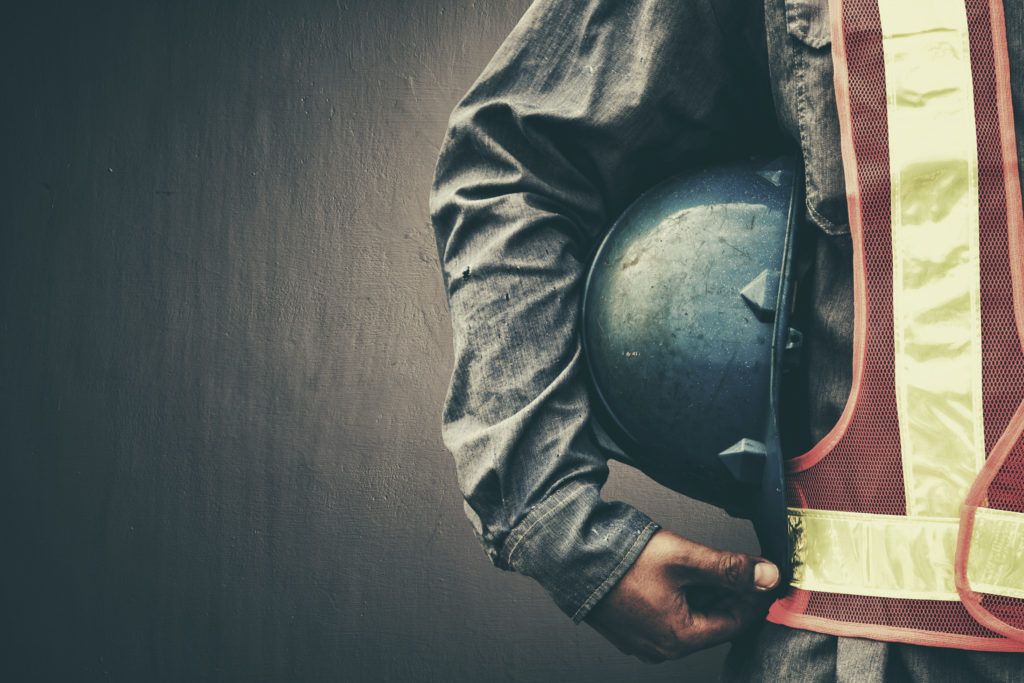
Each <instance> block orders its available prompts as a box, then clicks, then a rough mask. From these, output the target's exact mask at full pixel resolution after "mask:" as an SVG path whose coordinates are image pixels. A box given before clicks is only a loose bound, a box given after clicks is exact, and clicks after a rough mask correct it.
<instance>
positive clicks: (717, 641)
mask: <svg viewBox="0 0 1024 683" xmlns="http://www.w3.org/2000/svg"><path fill="white" fill-rule="evenodd" d="M757 615H758V612H757V611H756V610H753V611H752V610H750V609H747V608H744V607H739V606H737V607H736V608H734V609H730V610H719V611H714V612H708V613H701V612H694V613H692V614H691V615H690V619H691V626H690V629H691V632H692V634H693V635H692V637H691V639H690V644H691V645H692V646H693V649H694V650H703V649H704V648H707V647H714V646H715V645H721V644H722V643H727V642H729V641H730V640H732V639H734V638H735V637H736V636H738V635H739V634H740V633H741V632H743V631H744V630H746V628H747V627H748V626H749V625H750V624H751V623H752V622H753V621H754V619H755V618H756V617H757Z"/></svg>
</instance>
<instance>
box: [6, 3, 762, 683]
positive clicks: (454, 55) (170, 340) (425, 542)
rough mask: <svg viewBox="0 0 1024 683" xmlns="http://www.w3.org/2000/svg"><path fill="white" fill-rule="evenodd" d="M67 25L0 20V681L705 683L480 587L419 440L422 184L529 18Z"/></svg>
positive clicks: (281, 15)
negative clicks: (462, 111) (473, 95)
mask: <svg viewBox="0 0 1024 683" xmlns="http://www.w3.org/2000/svg"><path fill="white" fill-rule="evenodd" d="M88 5H91V3H77V4H69V3H67V4H64V5H46V4H41V3H21V4H20V7H19V8H18V9H17V10H14V9H13V8H7V9H5V11H4V19H3V21H2V23H3V24H4V28H3V32H4V35H3V41H2V42H3V47H2V48H0V49H2V50H3V69H2V70H3V79H4V87H3V91H2V93H3V94H2V98H3V103H2V112H3V113H2V117H3V119H2V121H0V130H2V131H3V151H2V164H3V167H2V173H3V176H2V179H0V181H2V182H0V188H2V190H0V192H2V196H0V206H2V211H3V213H2V216H3V233H2V236H3V239H2V242H0V244H2V263H0V266H2V277H3V288H2V307H3V308H2V320H0V359H2V360H0V362H2V377H0V392H2V393H0V396H2V411H0V414H2V421H3V422H2V435H0V438H2V441H0V448H2V458H0V463H2V465H0V467H2V470H0V500H2V508H0V510H2V512H3V521H4V524H3V527H2V528H3V549H2V551H0V566H2V570H0V590H2V596H0V597H2V605H0V608H2V615H3V616H2V619H3V627H4V633H0V636H2V638H0V653H2V662H0V664H2V666H0V679H3V680H11V681H20V680H55V681H65V680H66V681H71V680H116V681H146V680H154V681H194V680H238V681H257V680H266V681H292V680H296V681H301V680H310V681H320V680H348V681H363V680H366V681H374V680H395V681H406V680H410V681H413V680H438V681H474V680H488V681H505V680H523V681H559V682H562V683H567V682H570V681H621V680H636V679H639V678H643V680H649V681H661V680H664V681H679V680H707V679H709V678H712V677H714V676H715V671H716V667H717V665H718V662H719V661H720V659H721V657H722V655H723V654H724V652H723V650H722V648H719V649H717V650H713V651H710V652H707V653H702V654H699V655H696V656H694V657H691V658H690V659H689V660H685V661H683V662H675V663H670V664H666V665H663V666H658V667H650V666H647V665H643V664H640V663H639V662H637V661H635V660H633V659H630V658H628V657H625V656H623V655H620V654H619V653H618V652H617V651H616V650H614V649H613V648H612V647H611V646H610V645H608V644H606V643H605V642H604V641H603V640H602V639H601V638H600V637H599V636H597V635H596V634H595V633H594V632H593V631H592V630H591V629H590V628H589V627H587V626H579V627H577V626H573V625H572V623H571V622H570V621H569V619H568V618H566V617H565V616H564V615H562V614H561V613H560V612H559V611H558V610H557V609H556V608H555V607H554V606H553V604H552V603H551V602H550V600H549V599H548V598H547V596H546V595H545V594H544V593H543V592H542V591H541V590H540V588H539V587H538V586H536V585H535V584H533V583H532V582H531V581H529V580H527V579H525V578H523V577H519V576H515V575H511V574H506V573H503V572H499V571H498V570H496V569H493V568H492V567H491V566H490V564H489V562H488V561H487V559H486V558H485V556H484V553H483V551H482V550H481V549H480V548H479V546H478V545H477V542H476V540H475V538H474V537H473V534H472V532H471V530H470V525H469V523H468V522H467V521H466V520H465V518H464V516H463V512H462V507H461V498H460V496H459V494H458V491H457V488H456V483H455V472H454V467H453V464H452V462H451V459H450V456H449V455H448V453H447V452H446V451H445V449H444V447H443V445H442V443H441V441H440V436H439V415H440V404H441V401H442V399H443V396H444V392H445V389H446V386H447V381H448V376H449V372H450V362H451V361H450V353H451V352H450V338H449V323H448V319H447V310H446V306H445V302H444V298H443V292H442V288H441V280H440V275H439V270H438V267H437V264H436V255H435V247H434V244H433V237H432V234H431V230H430V228H429V223H428V218H427V212H426V197H427V192H428V189H429V184H430V179H431V175H432V170H433V165H434V160H435V157H436V154H437V148H438V144H439V143H440V140H441V136H442V134H443V131H444V128H445V121H446V119H447V116H448V113H449V112H450V110H451V108H452V106H453V105H454V104H455V102H456V100H457V99H458V98H459V96H460V95H461V94H462V93H463V92H464V91H465V90H466V89H467V88H468V86H469V84H470V83H471V82H472V80H473V79H474V78H475V77H476V75H477V74H478V73H479V72H480V70H481V69H482V68H483V66H484V64H485V63H486V61H487V60H488V58H489V57H490V55H491V54H492V53H493V52H494V50H495V49H496V48H497V46H498V44H499V43H500V42H501V40H502V39H503V37H504V36H505V35H506V34H507V33H508V31H509V30H510V29H511V28H512V26H513V25H514V24H515V22H516V20H517V19H518V17H519V15H520V14H521V13H522V11H523V10H524V9H525V7H526V5H527V3H525V2H523V1H521V0H520V1H518V2H508V1H507V0H500V1H499V0H494V1H493V2H474V1H472V0H457V1H454V0H453V1H447V2H410V1H409V0H376V1H374V2H266V3H265V2H164V3H154V2H125V3H121V4H110V3H106V4H102V5H98V6H95V7H92V6H88ZM606 491H607V494H608V495H609V497H618V498H623V499H626V500H629V501H631V502H633V503H635V504H638V505H640V506H641V507H642V508H643V509H644V510H645V511H647V512H648V513H649V514H651V515H653V516H654V517H655V518H656V519H658V520H659V521H661V522H662V523H663V524H665V525H666V526H668V527H669V528H672V529H674V530H676V531H678V532H680V533H684V534H687V535H689V536H691V537H694V538H696V539H697V540H701V541H704V542H709V543H714V544H717V545H725V546H730V547H733V548H738V549H746V550H753V549H754V547H755V546H754V544H753V538H752V534H751V533H750V532H749V529H748V527H747V526H746V525H745V524H740V523H738V522H732V521H729V520H727V519H725V518H724V517H723V516H722V515H721V514H719V513H717V512H715V511H713V510H711V509H709V508H707V507H704V506H700V505H697V504H694V503H688V502H686V501H684V500H682V499H681V498H679V497H677V496H675V495H673V494H670V493H668V492H666V491H664V490H662V489H659V488H658V487H657V486H655V485H653V484H651V483H648V482H646V481H645V480H643V479H642V478H641V477H640V476H639V475H637V474H635V473H633V472H630V471H627V470H626V469H625V468H615V470H614V473H613V477H612V482H611V483H610V485H609V487H608V488H607V490H606Z"/></svg>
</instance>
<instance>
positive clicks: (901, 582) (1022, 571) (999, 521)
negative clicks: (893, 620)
mask: <svg viewBox="0 0 1024 683" xmlns="http://www.w3.org/2000/svg"><path fill="white" fill-rule="evenodd" d="M959 521H960V520H959V518H945V517H902V516H893V515H872V514H864V513H854V512H832V511H828V510H799V509H794V508H790V510H789V522H790V526H791V528H792V529H793V531H794V533H793V537H794V541H795V543H794V552H795V555H796V563H795V566H794V577H793V581H792V584H793V585H794V586H796V587H798V588H802V589H804V590H813V591H824V592H828V593H843V594H847V595H873V596H878V597H888V598H911V599H917V600H948V601H952V600H959V595H958V594H957V591H956V584H955V580H954V558H955V554H956V539H957V531H958V529H959ZM967 576H968V578H969V580H970V583H971V587H972V588H973V590H975V591H978V592H984V593H992V594H994V595H1006V596H1010V597H1020V598H1024V514H1018V513H1014V512H1004V511H1001V510H991V509H988V508H979V509H978V510H977V511H976V513H975V518H974V534H973V542H972V544H971V552H970V556H969V559H968V563H967Z"/></svg>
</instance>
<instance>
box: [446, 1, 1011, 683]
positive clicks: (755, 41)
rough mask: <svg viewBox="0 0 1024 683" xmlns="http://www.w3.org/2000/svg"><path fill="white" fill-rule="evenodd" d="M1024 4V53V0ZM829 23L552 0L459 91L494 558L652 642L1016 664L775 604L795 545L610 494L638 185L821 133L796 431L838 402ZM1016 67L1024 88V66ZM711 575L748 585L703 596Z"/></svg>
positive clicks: (466, 267)
mask: <svg viewBox="0 0 1024 683" xmlns="http://www.w3.org/2000/svg"><path fill="white" fill-rule="evenodd" d="M926 4H928V5H929V7H930V5H931V4H932V3H931V2H929V3H926ZM1005 9H1006V13H1007V16H1006V26H1007V30H1006V33H1007V35H1008V36H1009V41H1010V44H1009V50H1008V52H1009V56H1010V63H1011V65H1012V66H1013V67H1014V69H1016V68H1017V67H1018V65H1020V64H1022V63H1024V61H1022V58H1024V47H1022V44H1021V39H1022V36H1024V31H1022V30H1021V29H1024V10H1022V9H1021V7H1020V6H1019V5H1018V4H1017V3H1010V2H1007V3H1006V8H1005ZM927 10H929V8H924V9H922V11H927ZM831 38H832V36H831V32H830V22H829V7H828V3H827V0H765V2H764V5H763V7H760V6H758V4H757V3H750V2H743V1H741V0H703V1H699V2H678V1H660V0H650V1H646V2H615V1H609V2H601V1H598V0H590V1H588V2H583V1H577V2H571V1H568V0H545V1H542V2H538V3H535V4H534V5H533V6H532V7H531V8H530V10H529V11H528V12H527V14H526V15H525V16H524V17H523V19H522V21H521V22H520V23H519V25H518V26H517V27H516V29H515V30H514V31H513V32H512V34H511V35H510V36H509V38H508V39H507V40H506V41H505V43H504V44H503V45H502V46H501V48H500V49H499V50H498V52H497V54H496V55H495V57H494V59H493V60H492V61H491V63H490V64H489V65H488V67H487V69H486V70H485V71H484V73H483V74H482V75H481V77H480V78H479V80H478V81H477V83H476V84H475V85H474V86H473V88H472V89H471V90H470V92H469V93H468V94H467V95H466V97H465V98H464V99H463V100H462V102H460V104H459V105H458V107H457V108H456V109H455V111H454V112H453V114H452V118H451V124H450V129H449V131H448V134H447V137H446V139H445V142H444V146H443V149H442V152H441V157H440V161H439V164H438V168H437V176H436V179H435V185H434V188H433V193H432V196H431V211H432V216H433V222H434V226H435V230H436V233H437V240H438V248H439V253H440V257H441V261H442V265H443V271H444V275H445V282H446V286H447V291H448V296H449V303H450V308H451V315H452V323H453V330H454V340H455V371H454V373H453V377H452V384H451V389H450V393H449V396H448V399H447V402H446V406H445V411H444V416H443V429H444V437H445V441H446V444H447V445H448V446H449V448H450V449H451V450H452V452H453V454H454V455H455V459H456V463H457V466H458V474H459V480H460V484H461V487H462V490H463V493H464V495H465V499H466V511H467V514H468V516H469V517H470V519H471V521H472V522H473V523H474V526H475V528H476V531H477V533H478V535H479V536H480V538H481V541H482V543H483V545H484V547H485V549H486V550H487V552H488V554H489V556H490V557H491V559H492V561H494V562H495V563H496V564H497V565H498V566H500V567H502V568H506V569H511V570H515V571H519V572H521V573H523V574H526V575H528V576H532V577H534V578H535V579H536V580H538V581H539V582H540V583H541V584H542V585H543V586H544V587H545V589H546V590H547V591H548V592H549V593H550V594H551V595H552V597H553V598H554V599H555V601H556V603H557V604H558V605H559V607H560V608H561V609H562V610H563V611H565V612H566V613H567V614H568V615H569V616H570V617H571V618H572V619H573V620H574V621H577V622H579V621H582V620H586V621H587V622H588V623H589V624H591V625H592V626H593V627H594V628H595V629H597V630H598V631H599V632H601V633H602V634H603V635H604V636H605V637H607V638H608V639H609V640H610V641H611V642H612V643H614V644H615V645H616V646H617V647H618V648H619V649H621V650H622V651H624V652H627V653H630V654H633V655H636V656H637V657H639V658H641V659H644V660H645V661H660V660H663V659H667V658H674V657H679V656H683V655H685V654H687V653H689V652H692V651H694V650H697V649H701V648H705V647H709V646H711V645H714V644H718V643H722V642H726V641H730V640H734V639H735V638H737V636H739V635H740V634H741V633H743V632H744V631H746V630H747V629H748V628H749V627H751V626H754V625H758V627H757V628H756V629H754V631H753V632H748V635H747V636H745V638H744V639H743V640H742V641H741V642H740V643H739V644H738V645H737V646H736V647H734V649H733V652H732V653H731V655H730V662H729V665H728V675H729V676H730V677H732V678H735V679H737V680H760V679H767V680H858V681H862V680H882V679H891V678H911V679H917V680H963V679H970V680H994V681H996V680H1011V679H1012V678H1015V677H1016V676H1017V673H1016V672H1017V670H1018V668H1019V667H1020V666H1021V665H1022V664H1024V659H1021V658H1020V656H1019V655H1017V654H1015V653H1007V652H981V651H973V650H969V649H952V648H943V647H926V646H923V645H919V644H909V643H907V642H891V639H890V640H887V639H885V638H880V639H878V640H873V639H871V636H870V635H868V636H867V637H866V638H865V637H858V638H853V637H846V636H839V635H830V634H828V633H821V632H815V631H812V630H803V629H797V628H789V627H786V626H781V625H778V624H774V623H769V624H764V625H759V622H760V621H761V619H762V617H763V615H764V612H765V609H766V608H767V603H768V602H769V601H770V598H769V599H767V600H766V596H767V595H768V594H767V593H766V591H772V590H773V589H776V588H778V586H777V583H778V578H779V576H778V571H777V569H776V568H775V567H774V566H773V565H771V564H770V563H768V562H765V561H762V560H760V559H758V558H753V557H748V556H745V555H739V554H735V553H728V552H721V551H718V550H714V549H711V548H707V547H704V546H700V545H698V544H695V543H692V542H690V541H687V540H686V539H684V538H681V537H679V536H676V535H674V534H671V533H669V532H667V531H664V530H660V529H659V527H658V526H657V524H656V523H655V522H653V521H652V520H650V519H649V518H648V517H647V516H646V515H644V514H643V513H642V512H641V511H639V510H636V509H634V508H632V507H630V506H627V505H623V504H621V503H608V502H605V501H603V500H602V499H601V498H600V489H601V486H602V484H603V483H604V481H605V479H606V477H607V466H606V458H607V457H608V452H607V451H606V450H604V449H603V448H602V446H601V442H600V440H599V439H598V438H597V437H596V436H595V433H594V431H593V430H592V429H591V424H590V418H591V410H590V404H589V401H588V397H587V393H586V388H585V380H584V377H583V371H584V369H583V364H582V362H581V351H580V343H579V300H580V295H581V293H582V284H583V278H584V276H585V273H586V269H587V265H588V257H589V256H590V255H591V254H592V251H593V249H594V247H595V246H596V244H597V243H598V241H599V240H600V237H601V236H602V234H603V232H604V231H605V230H607V228H608V227H609V225H610V223H611V221H613V220H614V219H615V217H616V216H617V215H618V214H619V213H620V212H621V211H622V210H623V209H624V208H625V206H626V205H627V204H628V203H629V202H630V201H631V200H632V199H633V198H635V197H636V196H637V195H638V194H639V193H640V192H642V191H643V190H645V189H647V188H648V187H650V186H652V185H654V184H655V183H656V182H657V181H659V180H661V179H664V178H666V177H668V176H670V175H672V174H674V173H677V172H679V171H681V170H684V169H687V168H693V167H699V166H701V165H702V164H707V163H711V162H713V161H715V160H718V159H728V158H736V157H740V156H749V155H753V154H773V153H777V152H778V151H780V150H784V149H786V148H788V147H796V148H798V149H799V151H800V152H801V154H802V158H803V162H804V167H805V177H806V196H807V203H806V210H807V211H806V214H807V215H806V219H807V222H808V225H809V226H810V229H808V230H806V231H805V233H806V237H805V238H804V240H805V242H806V244H803V245H802V249H803V250H804V251H805V253H809V254H810V255H811V261H812V262H813V267H812V268H811V269H810V270H809V271H808V273H807V274H806V276H805V279H804V281H803V282H801V283H800V287H799V289H798V292H799V293H798V304H797V306H798V309H799V315H801V316H802V320H801V324H800V325H801V329H802V330H803V331H804V338H805V342H804V368H805V371H804V372H803V373H802V374H801V376H800V380H799V382H800V387H799V389H800V391H799V394H800V395H801V398H800V403H799V405H798V410H792V409H791V410H790V414H794V413H795V414H798V415H799V416H801V417H803V418H804V420H803V421H802V424H800V425H796V426H795V427H793V429H796V430H798V431H799V430H801V429H802V430H803V435H802V438H800V439H798V442H797V443H796V444H795V446H794V450H795V451H796V452H799V453H802V452H803V451H804V450H805V447H808V446H811V445H813V444H817V443H819V442H820V441H821V440H822V439H823V438H824V437H825V436H826V435H827V434H828V433H829V432H830V431H831V430H832V428H833V426H834V425H836V423H837V421H839V420H840V417H841V415H842V414H843V409H844V406H845V404H846V403H847V397H848V396H849V395H850V388H851V382H852V378H851V373H850V358H851V355H852V354H853V337H854V330H853V320H854V296H853V275H852V261H853V255H852V246H851V236H850V226H849V220H848V216H847V201H846V196H845V194H846V193H845V184H844V167H843V158H842V155H841V154H840V147H841V143H840V139H841V138H840V123H839V115H838V113H837V102H836V97H835V90H834V85H833V61H832V53H831V50H830V42H831ZM1011 75H1012V77H1013V87H1014V91H1013V95H1014V102H1016V103H1018V104H1024V100H1021V99H1020V98H1021V96H1022V95H1024V81H1022V78H1024V74H1022V73H1019V72H1017V71H1013V70H1011ZM1018 130H1019V129H1018ZM1022 141H1024V138H1022V136H1021V135H1020V134H1019V133H1018V135H1017V142H1018V146H1020V144H1021V142H1022ZM708 586H717V587H718V588H719V591H717V592H715V595H721V591H720V589H721V588H723V587H724V588H726V589H728V590H727V594H728V597H727V598H720V597H719V598H717V599H714V600H711V602H710V605H707V604H704V603H705V601H704V600H702V599H701V594H702V593H706V592H709V591H708V588H707V587H708ZM698 605H700V606H698ZM861 635H864V634H861Z"/></svg>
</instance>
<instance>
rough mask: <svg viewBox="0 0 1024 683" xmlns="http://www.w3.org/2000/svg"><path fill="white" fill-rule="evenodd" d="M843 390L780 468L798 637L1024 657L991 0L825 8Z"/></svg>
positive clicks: (1021, 374) (1005, 149) (1018, 305)
mask: <svg viewBox="0 0 1024 683" xmlns="http://www.w3.org/2000/svg"><path fill="white" fill-rule="evenodd" d="M831 9H832V12H831V14H832V38H833V41H832V45H833V47H832V49H833V61H834V64H835V82H836V95H837V98H836V99H837V103H838V108H839V117H840V123H841V132H842V153H843V164H844V169H845V175H846V186H847V194H848V201H849V216H850V226H851V235H852V239H853V245H854V299H855V311H856V313H855V320H854V351H853V355H854V358H853V365H854V372H853V386H852V389H851V392H850V396H849V400H848V402H847V405H846V408H845V410H844V412H843V414H842V416H841V418H840V420H839V422H838V423H837V424H836V425H835V427H834V428H833V429H832V431H831V432H830V433H829V434H828V435H827V436H826V437H825V438H824V439H822V440H821V442H819V443H818V444H816V445H815V446H814V448H812V449H811V450H810V451H808V452H807V453H804V454H802V455H800V456H798V457H796V458H794V459H792V460H790V461H789V462H788V472H787V486H788V491H787V497H788V503H789V506H790V509H789V519H790V530H791V538H792V542H793V546H794V550H793V555H794V567H795V569H794V578H793V585H792V590H791V592H790V593H789V594H788V595H787V596H786V597H785V598H783V599H780V600H778V601H777V602H776V603H775V604H774V605H773V606H772V609H771V611H770V613H769V617H768V618H769V620H770V621H773V622H775V623H781V624H785V625H788V626H793V627H796V628H803V629H808V630H812V631H819V632H824V633H831V634H836V635H847V636H857V637H866V638H873V639H876V640H890V641H899V642H906V643H916V644H922V645H937V646H944V647H957V648H964V649H970V650H992V651H1024V438H1022V431H1024V352H1022V340H1024V258H1022V253H1021V246H1022V242H1024V220H1022V216H1021V192H1020V181H1019V177H1018V171H1017V154H1016V146H1015V145H1016V138H1015V134H1014V123H1013V112H1012V108H1011V99H1010V80H1009V63H1008V57H1007V48H1006V33H1005V23H1004V19H1003V6H1002V0H832V8H831Z"/></svg>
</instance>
